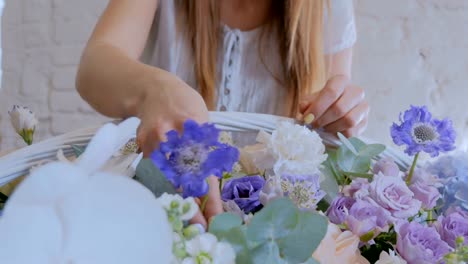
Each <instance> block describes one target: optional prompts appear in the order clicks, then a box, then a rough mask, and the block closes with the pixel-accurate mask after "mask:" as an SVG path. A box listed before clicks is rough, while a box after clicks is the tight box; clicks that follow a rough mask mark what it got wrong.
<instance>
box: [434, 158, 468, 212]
mask: <svg viewBox="0 0 468 264" xmlns="http://www.w3.org/2000/svg"><path fill="white" fill-rule="evenodd" d="M427 171H428V172H430V173H432V174H435V175H437V176H438V177H439V178H440V179H441V180H442V181H443V183H444V185H443V187H442V190H441V193H442V198H443V204H442V205H441V210H442V211H445V210H446V209H448V208H449V207H454V206H461V207H463V208H464V209H465V210H468V153H465V152H461V153H457V154H454V155H449V156H444V157H440V158H438V159H437V160H436V161H434V162H431V163H429V164H428V165H427Z"/></svg>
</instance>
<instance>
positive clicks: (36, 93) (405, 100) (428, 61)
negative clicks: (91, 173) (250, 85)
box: [0, 0, 468, 150]
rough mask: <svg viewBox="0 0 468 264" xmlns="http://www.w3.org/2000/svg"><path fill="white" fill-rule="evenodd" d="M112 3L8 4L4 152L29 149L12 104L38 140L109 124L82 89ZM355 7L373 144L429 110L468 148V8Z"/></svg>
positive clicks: (440, 1) (378, 3)
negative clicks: (84, 61)
mask: <svg viewBox="0 0 468 264" xmlns="http://www.w3.org/2000/svg"><path fill="white" fill-rule="evenodd" d="M0 1H1V0H0ZM350 1H351V0H350ZM106 4H107V1H105V0H79V1H76V0H6V6H5V10H4V15H3V18H2V25H1V26H2V46H3V47H2V48H3V62H2V66H3V79H2V87H1V89H0V150H4V149H8V148H13V147H17V146H22V143H21V142H20V140H19V139H18V137H17V136H16V135H15V134H14V132H13V130H12V128H11V127H10V124H9V120H8V114H7V111H8V109H9V108H10V107H11V106H12V105H13V104H21V105H24V106H28V107H30V108H31V109H32V110H33V111H34V112H36V114H37V115H38V117H39V119H40V125H39V127H38V128H37V134H36V138H37V140H42V139H46V138H49V137H51V136H53V135H57V134H61V133H64V132H67V131H71V130H75V129H77V128H81V127H84V126H92V125H96V124H99V123H102V122H104V121H106V120H108V119H106V118H105V117H103V116H101V115H99V114H97V113H95V112H94V111H93V110H92V109H91V108H90V107H89V106H88V105H87V104H86V103H85V102H84V101H83V100H82V99H81V98H80V97H79V95H78V94H77V92H76V91H75V88H74V77H75V73H76V68H77V64H78V61H79V56H80V53H81V51H82V49H83V47H84V45H85V42H86V41H87V39H88V37H89V35H90V33H91V30H92V28H93V26H94V24H95V23H96V20H97V18H98V16H99V15H100V13H101V12H102V10H103V9H104V7H105V5H106ZM355 9H356V20H357V28H358V43H357V45H356V48H355V56H354V68H353V79H354V82H355V83H356V84H358V85H360V86H362V87H364V88H365V90H366V92H367V97H368V98H369V100H370V104H371V114H370V124H369V127H368V129H367V132H366V136H367V137H369V138H372V139H375V140H377V141H380V142H383V143H389V142H390V136H389V126H390V125H391V122H393V121H396V119H397V118H398V114H399V112H400V111H401V110H403V109H406V108H408V106H409V105H410V104H415V105H421V104H425V105H428V106H429V107H430V109H431V110H432V111H433V113H434V114H435V115H436V116H439V117H444V116H449V117H450V118H452V119H453V121H454V124H455V127H456V129H457V132H458V134H459V139H458V140H459V143H460V144H461V145H462V146H463V147H464V146H465V145H466V144H468V111H467V110H466V107H467V106H466V101H467V98H468V89H466V85H467V84H468V60H467V59H466V53H467V51H468V37H467V36H468V1H465V0H392V1H390V0H355Z"/></svg>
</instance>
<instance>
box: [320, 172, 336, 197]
mask: <svg viewBox="0 0 468 264" xmlns="http://www.w3.org/2000/svg"><path fill="white" fill-rule="evenodd" d="M322 174H323V175H324V179H323V180H322V182H320V189H322V190H323V191H324V192H326V193H327V197H326V198H327V201H328V199H331V200H333V199H335V197H336V196H337V195H338V193H339V191H340V186H339V185H338V182H337V179H336V176H335V174H334V173H333V172H332V171H331V168H330V166H327V165H325V166H324V168H323V169H322ZM340 175H341V174H340ZM331 200H330V201H331Z"/></svg>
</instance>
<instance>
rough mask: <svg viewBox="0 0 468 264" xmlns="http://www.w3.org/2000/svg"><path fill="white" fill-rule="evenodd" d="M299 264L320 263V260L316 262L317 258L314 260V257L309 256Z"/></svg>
mask: <svg viewBox="0 0 468 264" xmlns="http://www.w3.org/2000/svg"><path fill="white" fill-rule="evenodd" d="M301 264H320V262H318V261H317V260H315V259H314V258H312V257H310V258H309V259H308V260H307V261H306V262H303V263H301ZM343 264H344V263H343Z"/></svg>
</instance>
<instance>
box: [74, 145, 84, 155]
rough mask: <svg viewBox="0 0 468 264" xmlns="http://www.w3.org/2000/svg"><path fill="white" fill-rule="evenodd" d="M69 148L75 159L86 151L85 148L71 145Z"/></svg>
mask: <svg viewBox="0 0 468 264" xmlns="http://www.w3.org/2000/svg"><path fill="white" fill-rule="evenodd" d="M71 148H72V149H73V153H74V154H75V156H76V157H77V158H78V157H79V156H81V154H83V153H84V152H85V150H86V146H78V145H72V146H71Z"/></svg>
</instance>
